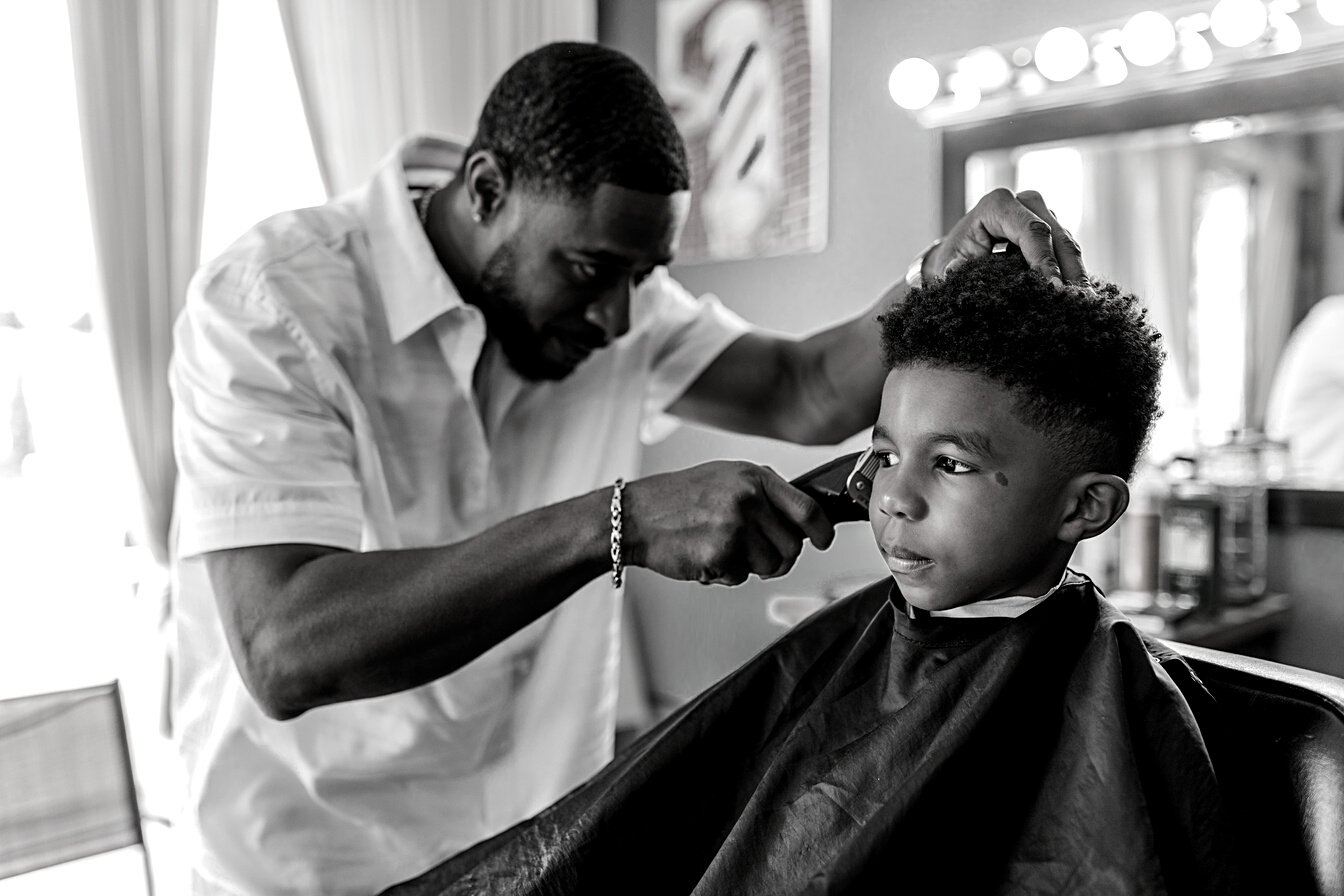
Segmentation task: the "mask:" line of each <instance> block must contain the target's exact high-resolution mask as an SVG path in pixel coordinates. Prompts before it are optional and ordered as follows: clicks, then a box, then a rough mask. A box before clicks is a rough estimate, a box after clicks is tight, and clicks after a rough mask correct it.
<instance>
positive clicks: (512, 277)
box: [475, 240, 577, 380]
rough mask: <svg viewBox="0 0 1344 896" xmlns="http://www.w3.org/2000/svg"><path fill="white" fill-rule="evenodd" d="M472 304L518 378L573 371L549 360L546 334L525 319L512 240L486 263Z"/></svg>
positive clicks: (557, 376) (567, 364) (555, 376)
mask: <svg viewBox="0 0 1344 896" xmlns="http://www.w3.org/2000/svg"><path fill="white" fill-rule="evenodd" d="M475 304H476V306H477V307H478V308H480V309H481V313H482V314H483V315H485V325H486V329H487V330H488V331H489V333H490V335H491V336H493V337H494V338H495V339H496V340H497V341H498V342H499V347H500V348H501V349H502V350H503V351H504V357H505V358H506V359H507V360H508V362H509V366H510V367H512V368H513V369H514V370H515V371H516V372H517V373H518V375H519V376H521V377H523V378H524V379H529V380H560V379H564V378H565V377H567V376H569V375H570V374H571V373H573V372H574V368H575V366H577V362H575V363H570V362H568V361H564V360H560V359H556V358H553V357H549V356H548V354H547V352H546V342H547V337H546V335H545V334H544V333H542V332H541V331H540V330H538V329H537V328H536V327H534V326H533V325H532V322H531V321H529V320H528V319H527V306H526V305H525V304H524V302H523V300H522V299H521V298H520V297H519V295H518V256H517V254H516V253H515V252H514V249H513V241H512V240H509V241H507V242H505V243H503V244H502V245H501V246H500V247H499V248H498V249H496V250H495V252H494V254H493V255H491V256H490V258H489V259H488V260H487V261H486V263H485V267H484V268H483V269H482V270H481V277H480V283H479V284H478V286H477V295H476V302H475Z"/></svg>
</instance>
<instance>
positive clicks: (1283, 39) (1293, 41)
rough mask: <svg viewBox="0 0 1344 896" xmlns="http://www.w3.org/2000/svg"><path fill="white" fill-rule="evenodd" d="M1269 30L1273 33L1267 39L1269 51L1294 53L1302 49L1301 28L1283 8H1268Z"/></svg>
mask: <svg viewBox="0 0 1344 896" xmlns="http://www.w3.org/2000/svg"><path fill="white" fill-rule="evenodd" d="M1269 31H1270V34H1271V35H1273V36H1272V37H1271V38H1270V40H1269V51H1270V52H1271V53H1294V52H1296V51H1298V50H1300V49H1302V29H1301V28H1298V27H1297V23H1296V22H1294V21H1293V17H1292V16H1290V15H1288V13H1286V12H1284V11H1283V10H1281V9H1274V10H1270V13H1269Z"/></svg>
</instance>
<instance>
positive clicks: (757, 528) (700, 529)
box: [171, 44, 1083, 894]
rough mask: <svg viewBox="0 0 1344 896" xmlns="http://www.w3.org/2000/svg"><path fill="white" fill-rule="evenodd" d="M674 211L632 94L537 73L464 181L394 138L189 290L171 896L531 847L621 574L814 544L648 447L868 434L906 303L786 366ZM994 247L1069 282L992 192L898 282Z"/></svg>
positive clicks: (182, 378) (673, 183)
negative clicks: (664, 440) (497, 843)
mask: <svg viewBox="0 0 1344 896" xmlns="http://www.w3.org/2000/svg"><path fill="white" fill-rule="evenodd" d="M419 188H423V189H419ZM688 188H689V181H688V175H687V163H686V156H685V149H684V146H683V144H682V141H681V139H680V137H679V135H678V133H677V131H676V128H675V126H674V124H673V121H672V119H671V116H670V114H669V112H668V110H667V108H666V106H665V105H664V103H663V101H662V99H661V98H660V97H659V95H658V93H657V91H656V89H655V87H654V86H653V84H652V83H651V82H650V81H649V79H648V77H647V76H646V75H645V74H644V73H643V72H642V71H641V70H640V68H639V67H638V66H637V65H635V64H634V63H633V62H632V61H631V60H629V59H628V58H627V57H625V56H623V55H621V54H619V53H617V52H615V51H612V50H609V49H604V48H601V47H599V46H596V45H588V44H555V45H550V46H547V47H544V48H542V49H540V50H537V51H535V52H533V53H531V54H529V55H527V56H525V57H523V58H522V59H521V60H520V61H518V62H517V63H515V64H514V65H513V66H512V67H511V68H510V69H509V70H508V71H507V72H506V73H505V74H504V75H503V77H502V78H501V79H500V81H499V82H498V84H496V85H495V87H494V88H493V90H492V92H491V94H490V97H489V99H488V100H487V102H486V105H485V107H484V109H483V111H482V113H481V117H480V120H479V125H478V131H477V134H476V136H475V139H474V141H473V142H472V144H471V145H470V146H469V147H468V148H466V150H465V151H464V150H462V149H461V148H460V147H457V146H454V145H452V144H449V143H446V142H444V141H439V140H434V139H429V138H419V139H412V140H409V141H407V142H406V143H404V144H403V145H402V146H400V147H399V148H398V149H397V150H396V151H395V152H394V153H393V154H391V155H390V156H389V157H388V159H387V160H386V162H385V163H384V164H383V166H382V167H381V168H380V169H379V170H378V172H377V173H376V174H375V175H374V176H373V178H372V180H371V181H370V182H369V183H368V184H367V185H366V186H365V187H364V188H363V189H361V190H359V191H356V192H353V193H351V194H349V195H347V196H344V197H340V198H338V199H335V200H333V201H331V202H329V203H328V204H327V205H325V206H323V207H321V208H316V209H307V210H302V211H296V212H291V213H285V214H282V215H278V216H276V217H274V218H271V219H269V220H268V221H265V222H263V223H261V224H259V225H258V226H257V227H256V228H254V229H253V230H252V231H250V232H249V233H248V234H246V235H245V236H243V237H242V238H241V239H240V240H239V241H238V242H237V243H235V244H234V245H233V246H232V247H231V248H230V249H228V250H227V251H226V252H225V253H224V254H223V255H222V256H221V257H220V258H218V259H216V260H214V261H213V262H211V263H209V264H207V265H206V266H205V267H203V268H202V269H201V271H200V272H198V274H197V276H196V277H195V278H194V280H193V282H192V285H191V289H190V291H189V296H188V299H187V305H186V309H185V310H184V312H183V314H182V316H181V318H180V319H179V321H178V323H177V328H176V331H175V335H176V346H175V353H174V357H173V361H172V367H171V384H172V391H173V396H174V443H175V448H176V453H177V459H178V464H179V467H180V477H179V485H178V493H177V504H176V527H175V530H176V538H175V557H174V573H175V575H174V582H175V592H174V597H175V619H176V628H177V665H178V670H179V673H180V674H179V677H178V680H177V682H176V683H175V688H174V694H175V715H176V719H177V723H178V725H177V727H178V738H179V741H180V748H181V752H182V754H183V757H184V761H185V765H186V771H187V801H186V802H187V805H186V818H185V819H184V829H185V831H186V832H187V837H186V842H187V845H188V847H189V849H190V861H191V863H192V867H193V874H194V886H195V889H196V892H198V893H230V894H236V893H269V894H276V893H291V892H292V893H312V892H322V893H328V894H333V893H368V892H371V891H376V890H379V889H381V888H383V887H386V886H388V885H390V884H393V883H395V882H397V881H400V880H403V879H406V878H408V877H411V876H413V875H415V874H417V873H419V872H422V871H424V870H425V869H427V868H429V867H431V866H432V865H434V864H436V863H438V862H440V861H442V860H443V859H444V858H446V857H448V856H450V855H452V854H453V853H455V852H457V851H460V850H462V849H464V848H465V847H467V846H469V845H471V844H472V843H475V842H477V841H479V840H482V839H484V838H486V837H489V836H491V835H493V834H495V833H497V832H498V831H501V830H503V829H504V828H506V827H508V826H510V825H512V824H514V823H516V822H518V821H520V820H521V819H523V818H526V817H529V816H530V815H533V814H535V813H536V812H538V811H539V810H541V809H542V808H544V807H545V806H546V805H548V804H549V803H551V802H553V801H554V800H555V799H557V798H558V797H559V796H561V795H562V794H563V793H565V792H566V791H567V790H569V789H571V788H573V787H574V786H576V785H578V784H579V783H581V782H582V781H584V780H585V779H586V778H587V777H589V776H590V775H591V774H592V773H593V772H595V771H596V770H597V769H598V768H600V767H601V766H602V765H603V764H604V763H605V762H607V761H608V760H609V759H610V757H611V743H612V732H613V724H614V720H613V713H614V704H615V690H616V680H617V675H616V671H617V670H616V664H617V657H618V646H619V645H618V637H619V628H618V621H619V606H620V604H619V590H618V589H616V588H614V587H613V584H618V583H619V581H620V579H621V577H622V575H623V570H624V568H626V567H631V566H640V567H644V568H647V569H650V570H653V571H654V572H657V573H659V574H661V575H664V576H668V577H671V578H674V579H681V580H688V581H699V582H703V583H711V582H714V583H723V584H738V583H740V582H743V581H744V580H746V579H747V577H748V576H750V575H756V576H759V577H762V578H768V577H771V576H780V575H783V574H784V573H786V572H788V570H789V569H790V568H791V567H792V565H793V563H794V561H795V560H796V559H797V557H798V555H799V552H800V550H801V548H802V545H803V542H804V541H806V540H810V541H811V542H812V543H813V544H815V545H816V546H817V547H819V548H825V547H827V546H829V544H830V543H831V539H832V537H833V531H832V527H831V524H830V523H829V522H828V520H827V519H826V518H825V516H824V515H823V514H822V512H821V511H820V509H819V508H818V506H817V505H816V504H815V503H814V502H813V501H812V500H811V499H809V498H808V497H807V496H806V495H804V494H803V493H801V492H799V491H797V490H796V489H794V488H792V487H791V486H790V485H789V484H788V483H787V482H786V481H784V480H783V479H782V478H780V477H779V476H778V475H776V474H775V473H774V472H773V471H771V470H769V469H767V468H764V467H759V466H756V465H753V464H749V463H744V462H713V463H706V464H702V465H700V466H697V467H694V468H691V469H688V470H680V471H676V472H671V473H664V474H661V475H656V476H649V477H646V478H634V477H635V474H636V473H637V471H638V469H639V445H640V434H641V431H643V432H645V434H646V435H647V434H648V433H649V431H650V429H651V427H653V426H654V425H655V424H657V423H658V422H659V421H660V420H661V419H662V418H663V416H664V415H670V416H671V417H672V418H678V419H681V420H689V421H694V422H696V423H700V424H705V425H710V426H716V427H720V428H724V429H728V430H733V431H736V432H741V433H750V434H753V435H760V436H768V437H772V438H778V439H786V440H789V441H793V442H798V443H807V444H830V443H836V442H839V441H841V440H843V439H845V438H847V437H848V436H850V435H852V434H853V433H855V432H857V431H859V430H860V429H862V428H865V427H867V426H869V425H871V423H872V420H873V419H874V417H875V415H876V411H877V407H878V403H879V397H880V392H881V386H882V381H883V377H884V367H883V364H882V362H881V358H880V349H879V340H878V335H879V332H878V327H877V326H876V324H875V321H874V318H875V316H876V315H877V314H878V313H880V312H881V311H882V309H883V308H884V307H886V306H887V305H888V304H889V303H892V302H898V301H900V300H901V298H902V297H903V296H904V294H905V291H906V289H907V288H908V287H907V285H906V284H905V282H901V283H898V284H897V285H896V286H895V287H893V288H892V290H890V291H889V292H888V293H887V294H886V295H884V296H883V297H882V298H881V299H880V300H879V301H878V303H877V304H876V305H875V306H874V307H872V308H871V309H869V310H867V311H865V312H864V313H863V314H862V315H860V316H859V317H857V318H855V319H853V320H850V321H847V322H844V323H840V324H837V325H836V326H834V327H832V328H830V329H828V330H825V331H823V332H819V333H817V334H815V335H812V336H810V337H808V338H806V339H791V338H787V337H781V336H777V335H767V334H765V333H763V332H760V331H758V330H755V329H753V328H752V327H751V326H749V325H748V324H747V323H746V322H745V321H743V320H742V319H740V318H738V317H737V316H736V315H734V314H732V313H731V312H730V311H728V310H727V309H726V308H724V307H723V306H722V305H721V304H719V302H718V301H716V300H715V299H713V298H712V297H705V298H702V299H699V300H697V299H695V298H693V297H691V296H690V295H689V294H687V292H686V291H685V290H684V289H683V288H682V287H681V286H679V285H678V284H677V283H676V282H675V281H674V280H672V279H671V277H670V276H669V275H668V273H667V270H666V265H667V264H668V263H669V262H670V261H671V260H672V258H673V255H674V253H675V250H676V245H677V239H678V235H679V232H680V230H681V227H682V225H683V223H684V222H685V219H686V215H687V208H688V204H689V194H688ZM1005 239H1006V240H1008V241H1011V242H1013V243H1015V244H1017V245H1018V246H1020V247H1021V248H1022V251H1023V252H1024V254H1025V255H1026V257H1027V258H1028V259H1029V260H1030V261H1031V262H1032V263H1033V264H1034V265H1035V266H1036V267H1037V268H1038V269H1039V270H1041V271H1043V272H1045V273H1046V274H1048V275H1049V276H1052V277H1056V278H1064V279H1076V278H1078V277H1080V276H1082V274H1083V269H1082V264H1081V260H1080V257H1079V254H1078V250H1077V248H1076V247H1075V246H1074V244H1073V242H1072V241H1071V240H1070V238H1069V237H1068V235H1067V234H1066V233H1065V232H1064V231H1063V230H1062V229H1061V228H1060V227H1059V226H1058V223H1057V222H1056V221H1055V219H1054V217H1053V216H1052V215H1051V214H1050V212H1049V211H1048V210H1047V209H1046V207H1045V206H1044V204H1043V203H1042V202H1041V199H1040V197H1039V196H1037V195H1035V194H1021V195H1019V196H1016V197H1014V196H1013V195H1012V194H1011V193H1009V192H1008V191H1006V190H999V191H996V192H994V193H991V194H989V195H988V196H986V197H985V198H984V199H983V200H981V201H980V203H979V204H978V205H977V206H976V207H975V208H974V209H973V210H972V211H971V212H969V213H968V214H967V215H966V217H965V218H963V219H962V220H961V221H960V222H959V223H958V224H957V226H956V227H955V228H954V229H953V231H952V232H951V233H950V234H948V235H947V236H946V238H945V239H943V240H942V241H941V242H940V243H938V244H936V245H935V246H934V247H933V248H932V249H931V250H929V251H928V252H926V253H925V254H924V255H923V256H922V258H921V259H920V260H919V264H918V266H917V267H916V269H915V270H914V271H913V274H914V275H916V276H918V275H920V274H922V275H923V276H933V275H936V274H939V273H941V272H942V271H943V270H945V269H946V268H947V267H948V266H949V265H950V264H954V263H955V262H956V261H957V260H959V259H964V258H967V257H970V256H974V255H978V254H983V253H985V252H988V251H990V250H991V247H992V246H993V244H994V242H995V241H997V240H1005Z"/></svg>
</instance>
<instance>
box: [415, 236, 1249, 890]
mask: <svg viewBox="0 0 1344 896" xmlns="http://www.w3.org/2000/svg"><path fill="white" fill-rule="evenodd" d="M882 327H883V336H884V343H885V350H886V355H887V362H888V364H889V365H890V367H891V373H890V374H889V376H888V378H887V382H886V385H885V389H884V393H883V399H882V406H881V412H880V415H879V418H878V420H877V425H876V426H875V427H874V430H873V442H872V447H871V448H870V450H869V452H867V453H865V455H864V457H863V458H862V459H861V461H860V465H859V467H858V470H857V472H858V474H859V475H861V476H862V475H870V476H871V480H870V482H869V483H868V494H870V495H871V497H870V499H869V502H868V503H869V508H868V509H869V519H870V522H871V524H872V528H873V534H874V537H875V540H876V543H877V548H878V550H879V551H880V552H881V555H882V557H883V559H884V560H885V561H886V564H887V567H888V568H889V569H890V570H891V574H892V578H893V579H894V584H893V582H892V581H891V580H885V581H882V582H879V583H876V584H874V585H872V586H870V587H868V588H866V589H864V590H862V591H860V592H858V593H857V594H854V595H851V596H850V597H849V598H846V599H845V600H843V601H839V602H837V603H836V604H834V605H833V606H831V607H829V608H827V609H826V610H824V611H823V612H821V613H818V614H817V615H816V616H813V617H812V618H810V619H808V620H806V621H805V622H804V623H802V624H801V625H799V626H798V627H797V628H795V629H794V630H793V631H791V632H790V633H789V634H788V635H786V636H785V637H783V638H781V639H780V640H779V641H777V642H776V643H774V644H773V645H771V646H770V647H769V648H767V649H766V650H765V651H763V652H762V653H761V654H760V655H758V656H757V657H756V658H755V659H753V660H752V661H750V662H749V663H747V664H746V665H744V666H743V667H741V668H740V669H738V670H737V671H736V672H734V673H733V674H732V675H730V676H729V677H728V678H726V679H725V680H724V681H722V682H720V683H719V684H718V685H716V686H714V687H713V688H711V689H710V690H709V691H707V692H706V693H705V694H703V695H701V696H700V697H699V698H697V699H696V700H695V701H693V702H692V703H691V704H690V705H688V706H687V707H685V708H683V709H682V710H681V711H680V712H678V713H677V714H676V715H674V716H673V717H672V718H670V719H668V720H667V721H666V722H664V723H663V724H662V725H660V726H659V727H658V728H656V729H654V731H652V732H650V733H649V734H648V735H646V736H645V737H643V738H641V739H640V740H639V741H638V742H636V743H635V744H634V745H633V746H632V747H631V748H630V749H628V750H627V751H626V752H625V753H623V754H622V755H621V756H620V757H618V758H617V760H616V761H615V762H613V763H612V764H611V765H609V766H608V767H607V768H606V769H605V770H604V771H603V772H601V773H599V774H598V776H597V777H596V778H594V779H593V780H592V781H591V782H589V783H588V784H586V785H584V786H582V787H580V788H579V789H577V790H575V791H574V792H572V793H571V794H570V795H568V796H567V797H565V798H564V799H562V800H561V801H560V802H558V803H557V804H555V805H554V806H552V807H551V808H549V809H547V810H546V811H544V812H542V813H541V814H540V815H538V816H537V817H536V818H534V819H532V820H530V821H528V822H525V823H523V824H521V825H519V826H517V827H515V828H513V829H512V830H510V831H506V832H505V833H503V834H501V835H500V836H499V837H497V838H495V839H494V840H491V841H487V842H486V843H484V844H481V845H479V846H477V847H475V848H473V849H471V850H469V851H467V852H466V853H463V854H462V855H459V856H457V857H455V858H454V859H452V860H450V861H449V862H447V863H445V864H443V865H441V866H439V867H438V868H436V869H433V870H431V871H430V872H428V873H426V874H424V875H423V876H422V877H420V878H418V879H416V880H414V881H411V882H410V883H408V884H405V885H403V886H402V887H399V888H397V892H404V893H422V894H427V893H435V894H438V893H467V892H491V893H511V894H521V893H529V894H533V893H535V894H540V893H546V894H559V893H603V892H640V893H659V894H661V893H666V894H686V893H696V894H709V893H715V894H718V893H722V894H743V893H754V894H778V893H867V892H874V891H880V892H911V893H925V892H928V893H933V892H937V893H948V894H958V896H960V894H967V893H991V892H992V893H1014V892H1029V893H1080V894H1082V893H1086V894H1099V893H1228V892H1235V891H1236V885H1235V878H1234V874H1235V872H1234V865H1233V862H1232V855H1233V852H1232V849H1231V847H1230V845H1229V841H1230V838H1229V836H1228V834H1227V832H1226V828H1225V827H1224V825H1223V822H1222V814H1223V810H1222V807H1221V799H1220V793H1219V789H1218V782H1217V779H1216V777H1215V775H1214V771H1213V767H1212V763H1211V761H1210V759H1209V755H1208V751H1207V749H1206V746H1205V742H1204V739H1203V737H1202V735H1201V731H1200V728H1199V724H1198V722H1197V720H1196V715H1195V713H1194V712H1193V711H1192V709H1191V702H1195V703H1197V704H1198V705H1199V706H1201V707H1203V706H1205V701H1207V700H1208V696H1207V694H1206V693H1205V692H1204V691H1203V689H1202V687H1201V686H1200V685H1199V683H1198V681H1197V679H1195V678H1194V677H1193V675H1192V673H1190V671H1189V669H1188V668H1187V667H1186V666H1185V665H1184V664H1183V663H1182V662H1181V661H1180V660H1179V658H1176V657H1175V656H1174V655H1171V654H1169V653H1166V652H1164V651H1162V650H1161V648H1160V647H1158V646H1157V645H1155V644H1154V643H1151V642H1147V641H1145V640H1144V639H1143V638H1142V637H1141V636H1140V635H1139V634H1138V632H1137V631H1135V629H1134V628H1133V627H1132V626H1130V625H1129V623H1128V622H1127V621H1126V620H1125V619H1124V617H1123V616H1122V615H1121V614H1120V613H1119V612H1117V611H1116V610H1115V609H1114V608H1112V607H1111V606H1110V605H1109V604H1107V603H1106V601H1105V600H1104V598H1103V597H1102V596H1101V595H1100V594H1099V593H1098V592H1097V590H1096V589H1095V588H1094V587H1093V586H1092V583H1091V582H1090V581H1088V580H1087V579H1086V578H1085V577H1084V576H1081V575H1078V574H1076V573H1074V572H1071V571H1070V570H1068V568H1067V564H1068V561H1069V557H1070V555H1071V553H1072V551H1073V549H1074V546H1075V545H1076V544H1077V543H1078V541H1080V540H1081V539H1084V538H1088V537H1091V536H1094V535H1097V534H1099V533H1101V532H1103V531H1105V529H1106V528H1107V527H1109V526H1110V525H1111V524H1112V523H1114V522H1115V520H1116V519H1117V518H1118V517H1119V516H1120V514H1121V513H1123V512H1124V510H1125V506H1126V504H1127V501H1128V489H1127V486H1126V478H1127V477H1128V476H1129V475H1130V474H1131V473H1132V472H1133V468H1134V465H1135V462H1136V460H1137V458H1138V457H1139V455H1140V453H1141V451H1142V449H1143V446H1144V443H1145V440H1146V438H1147V435H1148V431H1149V427H1150V425H1151V423H1152V420H1153V418H1154V417H1155V416H1156V414H1157V403H1156V394H1157V385H1158V377H1159V372H1160V368H1161V363H1162V352H1161V349H1160V345H1159V337H1158V334H1157V333H1156V332H1155V331H1154V330H1153V328H1152V327H1151V326H1150V325H1149V324H1148V322H1147V320H1146V318H1145V314H1144V311H1143V309H1142V308H1140V307H1139V305H1138V303H1137V300H1136V299H1135V298H1134V297H1133V296H1129V295H1124V294H1123V293H1122V292H1121V291H1120V290H1119V289H1117V288H1116V287H1114V286H1112V285H1107V284H1095V285H1093V286H1090V287H1066V288H1064V289H1063V290H1056V289H1055V288H1054V287H1052V286H1051V285H1050V284H1048V283H1047V282H1046V281H1045V280H1044V279H1042V278H1040V277H1038V276H1037V275H1035V274H1033V273H1031V272H1030V271H1029V270H1028V269H1027V267H1026V264H1025V263H1024V262H1023V261H1022V260H1021V258H1020V257H1018V256H1013V255H1007V256H1002V257H991V258H988V259H984V260H980V261H971V262H967V263H966V264H964V265H963V266H961V267H959V268H957V269H956V270H955V271H954V272H952V273H951V274H949V275H948V276H946V277H945V278H943V279H942V280H940V281H937V282H935V283H932V284H930V285H928V286H927V287H925V288H922V289H916V290H914V291H913V292H912V293H911V295H910V296H909V298H908V299H907V301H906V302H905V303H904V304H903V305H902V306H900V307H898V308H897V309H896V310H894V311H893V312H891V313H890V314H888V315H887V316H886V318H885V319H884V320H883V321H882ZM408 871H409V872H410V873H414V871H415V869H408Z"/></svg>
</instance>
